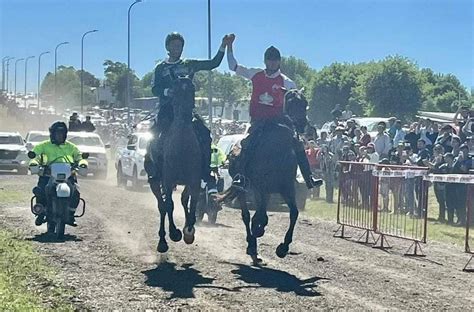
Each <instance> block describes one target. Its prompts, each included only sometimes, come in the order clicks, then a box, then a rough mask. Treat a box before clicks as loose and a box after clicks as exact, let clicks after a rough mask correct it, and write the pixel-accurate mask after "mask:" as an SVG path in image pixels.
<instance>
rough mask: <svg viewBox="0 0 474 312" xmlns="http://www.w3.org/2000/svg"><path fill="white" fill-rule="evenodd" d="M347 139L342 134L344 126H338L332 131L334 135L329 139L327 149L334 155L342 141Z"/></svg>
mask: <svg viewBox="0 0 474 312" xmlns="http://www.w3.org/2000/svg"><path fill="white" fill-rule="evenodd" d="M347 141H348V139H347V137H346V136H345V135H344V127H342V126H338V127H337V128H336V130H335V131H334V136H333V138H332V139H331V142H330V143H329V149H330V150H331V152H332V153H333V154H335V155H336V153H337V151H340V150H341V149H342V146H343V145H344V143H345V142H347Z"/></svg>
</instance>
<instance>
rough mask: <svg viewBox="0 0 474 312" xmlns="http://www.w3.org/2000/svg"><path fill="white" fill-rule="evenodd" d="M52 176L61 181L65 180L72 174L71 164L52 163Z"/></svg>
mask: <svg viewBox="0 0 474 312" xmlns="http://www.w3.org/2000/svg"><path fill="white" fill-rule="evenodd" d="M50 168H51V176H52V177H53V178H54V179H56V180H60V181H65V180H67V179H68V178H69V177H70V176H71V165H70V164H68V163H53V164H51V165H50Z"/></svg>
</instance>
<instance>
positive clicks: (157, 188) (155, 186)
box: [150, 181, 168, 253]
mask: <svg viewBox="0 0 474 312" xmlns="http://www.w3.org/2000/svg"><path fill="white" fill-rule="evenodd" d="M150 188H151V190H152V192H153V194H154V195H155V197H156V199H157V201H158V210H159V212H160V230H159V231H158V235H159V236H160V240H159V242H158V247H157V248H156V249H157V250H158V252H159V253H165V252H167V251H168V243H167V242H166V238H165V236H166V231H165V221H166V202H165V200H164V199H163V193H162V192H161V185H160V183H159V182H156V181H153V182H150Z"/></svg>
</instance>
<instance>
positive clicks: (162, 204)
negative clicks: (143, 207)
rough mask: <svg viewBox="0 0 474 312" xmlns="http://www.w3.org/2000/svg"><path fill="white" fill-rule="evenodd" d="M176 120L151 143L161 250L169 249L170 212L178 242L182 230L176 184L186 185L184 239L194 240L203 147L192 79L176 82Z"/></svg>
mask: <svg viewBox="0 0 474 312" xmlns="http://www.w3.org/2000/svg"><path fill="white" fill-rule="evenodd" d="M173 92H174V97H173V103H172V106H173V121H172V122H171V124H170V125H169V127H166V129H163V132H162V133H161V135H160V137H159V138H158V139H157V140H154V141H152V142H151V143H150V147H149V149H150V152H151V155H152V157H153V159H154V160H155V161H154V164H155V166H157V167H158V168H156V170H155V171H156V172H157V178H156V179H153V180H150V188H151V190H152V192H153V194H154V195H155V197H156V199H157V200H158V209H159V211H160V230H159V236H160V240H159V243H158V248H157V250H158V252H160V253H164V252H166V251H168V244H167V242H166V239H165V235H166V232H165V219H166V215H167V214H168V221H169V232H170V233H169V236H170V239H171V240H172V241H175V242H178V241H180V240H181V238H182V233H181V231H180V230H179V229H177V228H176V225H175V224H174V220H173V209H174V203H173V199H172V194H173V190H174V188H175V186H176V185H184V186H185V187H184V191H183V192H182V194H181V204H182V205H183V208H184V213H185V218H186V221H185V225H184V228H183V232H184V241H185V242H186V243H187V244H192V243H193V242H194V232H195V230H194V224H195V223H196V204H197V201H198V198H199V191H200V182H201V157H202V156H201V147H200V144H199V141H198V139H197V136H196V133H195V130H194V128H193V123H192V121H193V109H194V94H195V88H194V85H193V83H192V81H191V79H189V78H187V77H179V78H176V79H175V81H174V83H173Z"/></svg>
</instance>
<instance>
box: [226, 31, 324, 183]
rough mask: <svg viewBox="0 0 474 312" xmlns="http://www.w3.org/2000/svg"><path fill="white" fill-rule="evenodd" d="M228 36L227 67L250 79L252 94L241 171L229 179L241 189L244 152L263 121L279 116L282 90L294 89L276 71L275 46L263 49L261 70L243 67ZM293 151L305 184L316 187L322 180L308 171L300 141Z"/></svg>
mask: <svg viewBox="0 0 474 312" xmlns="http://www.w3.org/2000/svg"><path fill="white" fill-rule="evenodd" d="M228 38H229V40H228V43H227V62H228V65H229V69H230V70H231V71H234V72H235V73H236V74H237V75H239V76H241V77H244V78H246V79H248V80H250V81H252V96H251V99H250V107H249V114H250V122H251V124H252V127H251V128H252V129H251V131H250V132H249V136H248V137H247V138H246V139H245V140H244V141H245V142H243V143H244V144H243V145H242V154H241V155H242V159H241V163H242V166H241V167H242V168H241V170H240V171H241V172H240V173H239V174H238V175H237V176H236V177H235V178H234V181H233V185H234V186H236V187H238V188H243V187H244V186H245V185H247V182H246V181H245V180H246V178H245V167H246V160H247V156H246V155H247V154H248V153H249V151H251V150H252V149H253V146H254V145H255V144H256V141H257V140H256V139H257V138H258V137H259V136H260V133H261V132H262V130H263V125H264V124H265V122H266V121H270V122H271V121H279V120H282V119H283V117H284V115H283V105H284V100H285V90H291V89H296V84H295V83H294V82H293V81H292V80H291V79H290V78H288V77H287V76H285V75H284V74H283V73H282V72H281V71H280V63H281V55H280V51H279V50H278V49H277V48H275V47H274V46H270V47H269V48H268V49H267V50H266V51H265V54H264V63H265V69H261V68H247V67H245V66H243V65H240V64H239V63H238V62H237V60H236V59H235V57H234V53H233V46H232V45H233V42H234V40H235V35H234V34H230V35H229V37H228ZM294 150H295V154H296V158H297V162H298V166H299V167H300V170H301V174H302V175H303V178H304V179H305V182H306V186H307V187H308V188H313V187H315V186H320V185H321V184H322V180H319V179H315V178H314V177H313V175H312V174H311V169H310V166H309V163H308V159H307V157H306V153H305V151H304V146H303V143H302V142H300V141H298V140H295V142H294Z"/></svg>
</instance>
